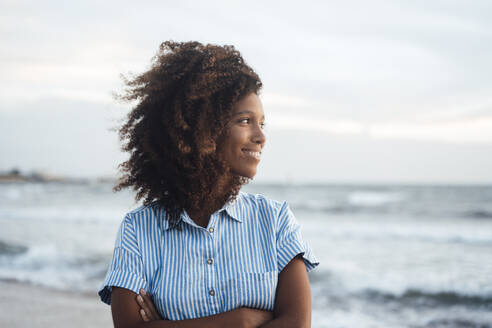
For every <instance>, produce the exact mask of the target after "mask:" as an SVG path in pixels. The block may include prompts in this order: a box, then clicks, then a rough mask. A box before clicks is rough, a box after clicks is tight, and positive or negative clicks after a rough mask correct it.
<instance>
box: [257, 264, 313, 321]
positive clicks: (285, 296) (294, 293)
mask: <svg viewBox="0 0 492 328" xmlns="http://www.w3.org/2000/svg"><path fill="white" fill-rule="evenodd" d="M273 313H274V317H275V318H274V319H273V320H271V321H269V322H267V323H266V324H264V325H262V326H261V327H262V328H275V327H282V328H286V327H295V328H309V327H311V290H310V287H309V278H308V275H307V271H306V265H305V264H304V260H303V259H302V255H300V254H299V255H297V256H296V257H294V258H293V259H292V260H291V261H290V262H289V263H288V264H287V265H286V266H285V268H284V269H283V270H282V272H280V274H279V275H278V284H277V295H276V298H275V308H274V312H273Z"/></svg>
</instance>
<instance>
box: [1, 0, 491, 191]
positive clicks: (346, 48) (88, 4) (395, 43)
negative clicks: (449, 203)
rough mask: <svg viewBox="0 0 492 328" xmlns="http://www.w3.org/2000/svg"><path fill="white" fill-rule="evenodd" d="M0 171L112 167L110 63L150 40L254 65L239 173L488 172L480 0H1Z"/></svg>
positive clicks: (403, 176)
mask: <svg viewBox="0 0 492 328" xmlns="http://www.w3.org/2000/svg"><path fill="white" fill-rule="evenodd" d="M0 36H1V40H2V47H1V48H0V71H1V72H2V74H0V151H1V154H2V155H1V156H0V171H7V170H10V169H11V168H13V167H16V168H19V169H21V170H22V171H24V172H31V171H33V170H38V171H42V172H46V173H49V174H53V175H69V176H74V177H99V176H107V177H111V176H116V175H117V166H118V164H119V163H121V162H122V161H124V160H125V159H126V158H127V156H126V155H125V154H124V153H122V152H121V151H120V143H119V141H118V138H117V134H116V132H115V131H114V128H115V127H117V126H118V124H120V123H121V120H122V119H123V118H124V117H125V115H126V113H128V111H129V110H130V109H131V106H130V105H129V104H124V103H120V102H117V101H115V100H114V98H113V94H114V93H118V92H121V91H122V88H123V83H122V80H121V77H120V76H121V74H128V73H130V72H133V73H139V72H142V71H144V70H145V69H147V68H148V67H149V65H150V60H151V58H152V56H153V55H155V53H156V52H157V49H158V47H159V44H160V43H161V42H163V41H165V40H174V41H189V40H196V41H200V42H202V43H214V44H221V45H224V44H232V45H234V46H235V47H236V48H237V49H238V50H239V51H240V52H241V54H242V55H243V57H244V58H245V60H246V62H247V63H248V64H249V65H250V66H251V67H253V68H254V69H255V71H256V72H257V73H258V74H259V75H260V77H261V79H262V81H263V84H264V87H263V90H262V93H261V100H262V102H263V107H264V111H265V116H266V125H267V127H266V136H267V143H266V146H265V149H264V152H263V155H262V156H263V157H262V161H261V163H260V166H259V168H258V174H257V176H256V177H255V181H259V182H275V183H409V184H414V183H415V184H420V183H438V184H447V183H450V184H454V183H459V184H490V183H492V169H491V168H492V92H491V91H492V61H491V60H490V58H492V3H491V2H490V1H473V0H472V1H453V0H446V1H439V0H437V1H377V0H375V1H370V2H367V1H362V0H357V1H355V0H344V1H306V2H304V3H302V4H301V3H300V2H299V1H206V2H199V1H179V2H178V1H142V2H138V3H137V2H135V1H132V2H130V1H104V2H101V1H79V2H66V1H43V2H33V1H29V2H28V1H5V0H3V1H1V3H0Z"/></svg>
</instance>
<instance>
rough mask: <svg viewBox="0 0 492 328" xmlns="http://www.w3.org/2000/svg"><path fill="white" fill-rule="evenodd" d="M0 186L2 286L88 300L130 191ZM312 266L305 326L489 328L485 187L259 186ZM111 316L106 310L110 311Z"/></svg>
mask: <svg viewBox="0 0 492 328" xmlns="http://www.w3.org/2000/svg"><path fill="white" fill-rule="evenodd" d="M111 187H112V185H111V184H109V183H102V182H87V183H2V184H0V279H2V280H9V281H10V280H16V281H21V282H26V283H30V284H35V285H41V286H48V287H52V288H57V289H65V290H75V291H82V292H93V293H96V291H97V289H98V287H99V286H100V284H101V282H102V280H103V278H104V275H105V273H106V270H107V269H108V265H109V261H110V258H111V253H112V249H113V246H114V240H115V236H116V230H117V228H118V226H119V224H120V222H121V220H122V219H123V216H124V215H125V213H126V212H128V211H129V210H132V209H134V208H136V207H138V206H140V204H138V203H135V201H134V199H133V194H132V193H131V192H130V191H123V192H120V193H113V192H112V191H111ZM243 190H244V191H247V192H252V193H262V194H265V195H267V196H268V197H270V198H273V199H277V200H287V201H288V202H289V204H290V205H291V208H292V210H293V212H294V214H295V215H296V217H297V219H298V221H299V222H300V223H301V225H302V233H303V236H304V239H305V240H306V241H307V242H308V244H309V245H310V246H311V248H312V249H313V251H314V254H315V255H316V256H317V258H318V259H319V260H320V262H321V264H320V266H318V267H317V268H316V270H314V271H313V272H311V273H309V278H310V281H311V293H312V296H313V304H312V307H313V313H312V327H314V328H321V327H330V328H335V327H336V328H342V327H357V328H370V327H371V328H372V327H381V328H386V327H388V328H389V327H391V328H398V327H408V328H417V327H429V328H431V327H432V328H441V327H443V328H444V327H449V328H451V327H480V328H485V327H492V186H453V185H450V186H444V185H441V186H432V185H422V186H416V185H355V184H351V185H265V184H259V183H253V184H251V185H246V186H244V187H243ZM108 311H109V308H108Z"/></svg>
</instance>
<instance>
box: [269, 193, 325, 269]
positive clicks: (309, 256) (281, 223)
mask: <svg viewBox="0 0 492 328" xmlns="http://www.w3.org/2000/svg"><path fill="white" fill-rule="evenodd" d="M298 254H302V258H303V259H304V263H305V264H306V270H307V272H310V271H312V270H313V269H314V268H315V267H316V266H318V265H319V261H318V260H317V259H316V257H315V256H314V254H313V251H312V250H311V247H309V245H308V244H307V243H305V242H304V240H303V239H302V236H301V225H300V224H299V223H298V222H297V219H296V218H295V216H294V213H292V211H291V209H290V207H289V205H288V204H287V202H283V203H282V206H281V208H280V211H279V213H278V218H277V267H278V272H280V271H282V270H283V268H284V267H285V266H286V265H287V264H288V263H289V262H290V261H291V260H292V259H293V258H294V257H295V256H296V255H298Z"/></svg>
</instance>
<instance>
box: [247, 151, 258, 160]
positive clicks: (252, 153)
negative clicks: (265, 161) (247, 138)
mask: <svg viewBox="0 0 492 328" xmlns="http://www.w3.org/2000/svg"><path fill="white" fill-rule="evenodd" d="M245 153H246V154H248V155H250V156H253V157H254V158H256V159H260V154H261V153H260V152H257V151H245Z"/></svg>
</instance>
